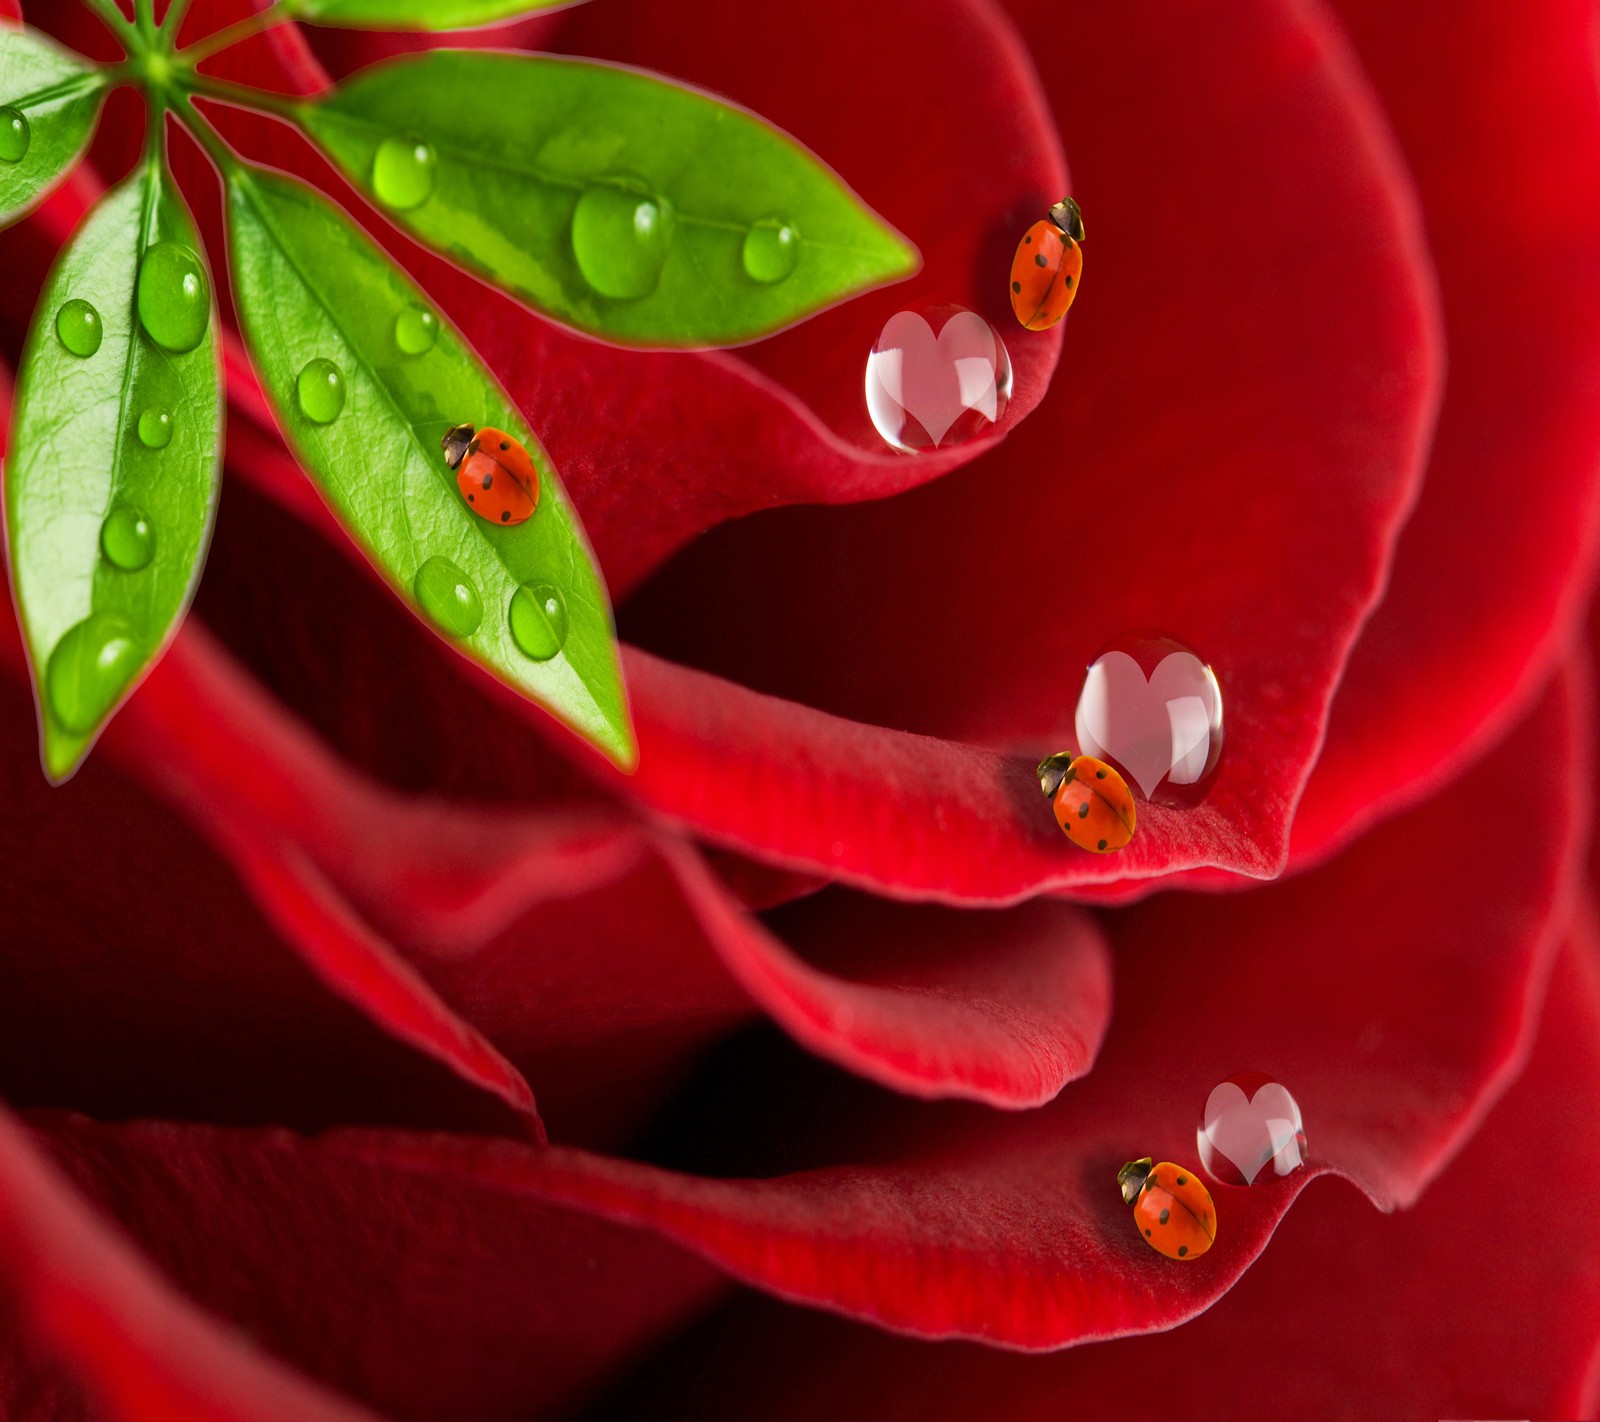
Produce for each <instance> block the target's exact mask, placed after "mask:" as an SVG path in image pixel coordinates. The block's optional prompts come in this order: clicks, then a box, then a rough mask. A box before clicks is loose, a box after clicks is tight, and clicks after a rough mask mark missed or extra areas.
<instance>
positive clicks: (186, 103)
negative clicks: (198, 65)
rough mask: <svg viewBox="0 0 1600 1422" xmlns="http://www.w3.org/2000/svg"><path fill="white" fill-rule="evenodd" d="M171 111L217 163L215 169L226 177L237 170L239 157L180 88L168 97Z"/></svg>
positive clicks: (207, 154)
mask: <svg viewBox="0 0 1600 1422" xmlns="http://www.w3.org/2000/svg"><path fill="white" fill-rule="evenodd" d="M170 102H171V105H172V112H173V114H174V115H175V116H176V117H177V119H178V121H179V122H180V123H181V124H182V125H183V126H184V127H185V128H186V129H188V130H189V132H190V134H192V135H193V137H194V140H195V142H196V143H198V144H199V145H200V146H201V147H202V148H203V149H205V151H206V156H207V157H209V158H210V159H211V161H212V162H213V163H215V164H216V165H217V171H218V172H219V173H221V174H222V176H223V178H224V179H226V178H228V176H229V175H230V174H233V173H236V172H237V171H238V170H239V159H238V157H237V155H236V154H235V153H234V151H233V149H231V148H229V147H228V145H227V142H226V141H225V140H224V139H223V137H222V135H221V134H219V133H218V132H217V130H216V129H215V128H213V127H212V125H211V124H210V123H209V122H207V120H206V117H205V115H204V114H202V113H201V112H200V110H199V109H197V108H195V106H194V101H193V100H191V99H190V97H189V96H188V94H186V93H184V92H183V91H182V90H178V91H175V92H174V93H173V94H172V96H171V99H170Z"/></svg>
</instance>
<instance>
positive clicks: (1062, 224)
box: [1011, 198, 1083, 331]
mask: <svg viewBox="0 0 1600 1422" xmlns="http://www.w3.org/2000/svg"><path fill="white" fill-rule="evenodd" d="M1081 241H1083V214H1082V213H1081V212H1080V211H1078V204H1077V203H1075V202H1073V200H1072V199H1071V198H1063V199H1062V200H1061V201H1060V202H1058V203H1057V204H1056V205H1055V206H1054V207H1052V208H1051V209H1050V215H1049V216H1048V217H1047V218H1045V219H1044V220H1042V221H1040V222H1035V223H1034V224H1033V226H1032V227H1030V228H1029V229H1028V230H1027V232H1025V233H1024V234H1023V237H1022V241H1021V242H1019V243H1018V244H1017V255H1016V256H1014V257H1013V258H1012V259H1011V309H1012V310H1013V311H1014V312H1016V316H1017V320H1019V321H1020V322H1022V324H1023V325H1024V326H1026V327H1027V328H1028V329H1029V330H1030V331H1048V330H1049V329H1050V328H1051V327H1052V326H1054V325H1055V324H1056V322H1057V321H1059V320H1060V319H1061V318H1062V317H1063V316H1065V315H1066V314H1067V308H1068V307H1069V306H1071V305H1072V298H1073V297H1075V296H1076V295H1077V294H1078V286H1079V283H1081V282H1082V281H1083V249H1082V248H1081V247H1080V246H1078V243H1080V242H1081Z"/></svg>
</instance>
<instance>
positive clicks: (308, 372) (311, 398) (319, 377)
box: [295, 359, 344, 425]
mask: <svg viewBox="0 0 1600 1422" xmlns="http://www.w3.org/2000/svg"><path fill="white" fill-rule="evenodd" d="M295 396H296V398H297V399H298V400H299V401H300V410H301V413H302V414H304V415H305V417H306V418H307V419H308V420H310V421H312V422H313V423H314V424H319V425H331V424H332V423H333V422H334V421H335V420H337V419H338V418H339V412H340V411H341V410H343V409H344V372H343V371H342V370H340V369H339V367H338V366H336V365H335V364H334V363H333V362H332V361H331V360H320V359H319V360H314V361H310V362H308V363H307V365H306V368H305V369H304V370H302V371H301V372H300V378H299V379H298V380H296V381H295Z"/></svg>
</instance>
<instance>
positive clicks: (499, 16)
mask: <svg viewBox="0 0 1600 1422" xmlns="http://www.w3.org/2000/svg"><path fill="white" fill-rule="evenodd" d="M571 3H572V0H542V3H541V0H289V3H288V6H287V9H288V11H289V13H290V14H291V15H293V16H294V18H295V19H297V20H304V21H306V22H307V23H308V24H313V25H337V26H339V27H340V28H342V29H347V30H470V29H473V28H475V27H476V26H478V25H493V24H497V23H498V22H499V21H501V20H514V19H516V18H517V17H518V16H519V15H533V14H537V13H538V12H539V11H540V10H555V9H559V8H561V7H562V6H564V5H570V4H571Z"/></svg>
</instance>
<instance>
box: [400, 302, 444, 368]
mask: <svg viewBox="0 0 1600 1422" xmlns="http://www.w3.org/2000/svg"><path fill="white" fill-rule="evenodd" d="M438 339H439V318H438V317H437V316H435V315H434V314H433V312H431V311H429V310H428V308H427V307H425V306H408V307H406V309H405V310H404V311H402V312H401V313H400V314H399V315H398V316H396V317H395V318H394V343H395V345H397V346H399V347H400V350H401V353H402V354H404V355H408V356H419V355H423V354H425V353H426V352H428V351H431V350H432V349H433V345H434V342H435V341H437V340H438Z"/></svg>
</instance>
